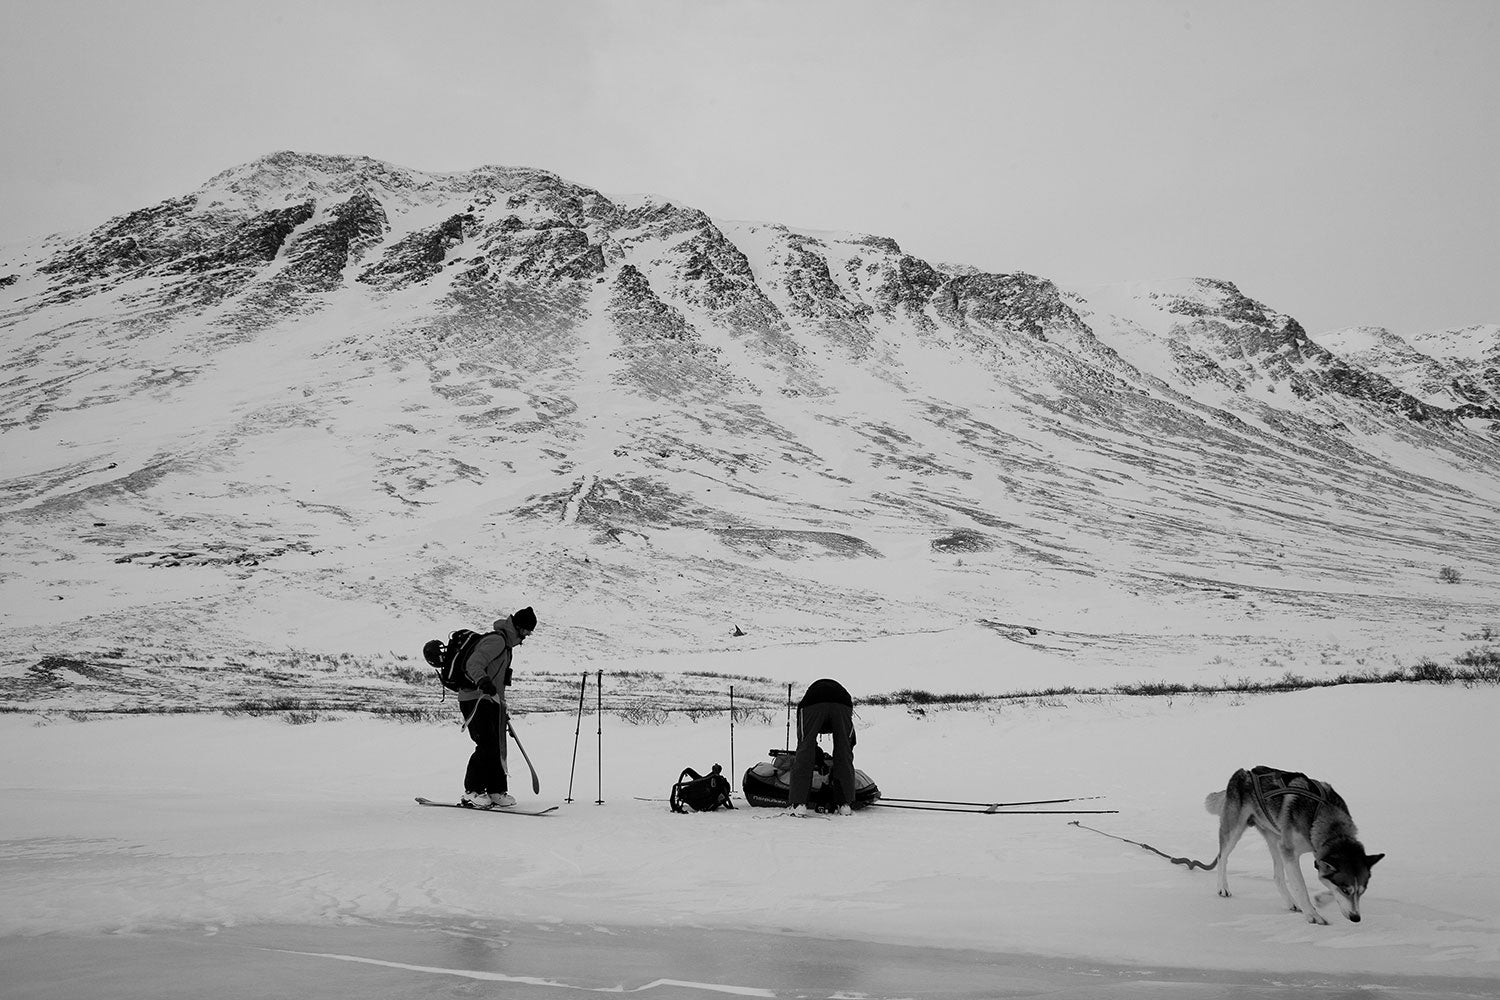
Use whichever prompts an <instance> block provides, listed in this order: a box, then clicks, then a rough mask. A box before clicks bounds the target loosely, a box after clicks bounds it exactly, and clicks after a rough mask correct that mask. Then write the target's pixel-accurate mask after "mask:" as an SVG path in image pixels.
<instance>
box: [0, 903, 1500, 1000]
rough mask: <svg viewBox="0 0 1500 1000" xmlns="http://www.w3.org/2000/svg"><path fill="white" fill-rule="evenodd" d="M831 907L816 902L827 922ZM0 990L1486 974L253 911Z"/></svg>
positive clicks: (24, 997)
mask: <svg viewBox="0 0 1500 1000" xmlns="http://www.w3.org/2000/svg"><path fill="white" fill-rule="evenodd" d="M836 920H837V914H836V913H830V914H829V922H830V924H833V923H835V922H836ZM0 968H3V969H4V970H5V971H4V977H3V978H4V981H5V990H4V993H5V996H6V997H7V1000H169V998H177V997H183V998H187V997H191V998H194V1000H197V998H201V997H204V996H212V997H214V998H215V1000H241V998H244V1000H250V998H257V1000H259V998H265V997H319V998H325V1000H343V998H350V1000H354V998H358V1000H394V998H398V997H400V998H409V997H429V996H430V997H438V996H442V997H505V998H513V1000H541V998H554V997H566V996H574V995H577V994H578V993H580V992H582V993H622V992H624V993H643V994H646V995H648V996H650V997H653V998H660V1000H677V998H700V997H713V996H724V995H728V996H740V997H787V998H830V1000H835V998H837V1000H855V998H868V1000H896V998H903V997H910V998H922V1000H926V998H969V997H973V998H979V997H997V998H998V997H1043V996H1044V997H1055V998H1067V997H1090V998H1109V997H1156V996H1168V997H1174V998H1176V997H1182V998H1206V1000H1216V998H1236V997H1239V998H1267V1000H1276V998H1285V1000H1290V998H1293V997H1299V998H1306V997H1328V998H1355V997H1358V998H1360V1000H1383V998H1410V1000H1452V998H1473V997H1492V996H1493V992H1492V990H1493V988H1494V982H1493V981H1492V980H1481V979H1475V980H1469V979H1454V978H1451V977H1448V978H1433V979H1419V978H1402V977H1391V976H1380V977H1357V976H1352V977H1329V976H1323V975H1310V974H1303V975H1297V974H1292V975H1287V974H1279V975H1274V976H1259V975H1255V974H1250V973H1243V972H1228V971H1226V972H1217V971H1213V970H1202V969H1196V970H1194V969H1175V968H1155V969H1140V968H1122V967H1112V966H1105V965H1098V964H1093V963H1080V962H1073V961H1066V960H1049V959H1041V958H1033V957H1028V956H1017V955H999V954H989V953H984V952H977V951H970V950H955V949H942V948H914V947H901V946H890V945H879V944H871V943H866V942H858V941H840V940H826V939H816V938H808V937H804V936H800V935H787V934H768V933H764V932H732V931H724V930H702V929H695V928H682V927H674V928H640V927H629V928H624V927H603V926H587V927H584V926H569V925H544V924H530V925H491V926H486V925H481V924H477V923H474V922H465V923H462V924H453V925H441V924H432V923H427V924H413V925H380V924H359V925H346V926H336V927H294V926H284V925H263V926H254V927H236V928H220V929H216V930H211V931H196V932H171V933H168V932H161V933H148V934H111V935H88V936H73V935H58V934H51V935H43V936H39V937H10V938H6V939H4V940H0Z"/></svg>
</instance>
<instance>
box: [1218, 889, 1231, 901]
mask: <svg viewBox="0 0 1500 1000" xmlns="http://www.w3.org/2000/svg"><path fill="white" fill-rule="evenodd" d="M1219 895H1221V896H1223V897H1224V898H1225V899H1228V898H1229V897H1230V895H1231V894H1230V892H1229V890H1228V889H1220V890H1219Z"/></svg>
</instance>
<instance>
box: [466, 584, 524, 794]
mask: <svg viewBox="0 0 1500 1000" xmlns="http://www.w3.org/2000/svg"><path fill="white" fill-rule="evenodd" d="M535 628H536V612H535V611H533V610H532V609H531V608H530V607H525V608H522V609H521V610H520V611H517V612H516V613H515V614H513V615H511V616H510V617H509V618H501V619H498V620H496V622H495V631H494V632H492V633H490V634H489V635H487V636H485V637H484V638H483V639H481V640H479V643H478V645H476V646H475V647H474V651H473V652H471V653H470V654H469V659H468V661H467V662H466V663H465V664H464V672H465V673H467V674H468V675H469V680H470V681H471V682H472V683H473V684H474V685H475V687H474V689H473V690H468V691H460V692H459V693H458V710H459V711H460V712H461V713H463V717H464V724H465V725H466V726H467V727H468V730H469V738H470V739H472V740H473V741H474V753H473V754H472V755H470V757H469V767H468V770H466V771H465V772H464V798H463V804H464V805H466V806H469V807H471V808H474V809H490V808H492V807H494V806H513V805H515V804H516V799H515V796H513V795H511V794H510V783H509V780H508V779H507V777H506V772H505V764H506V752H505V749H506V744H505V731H506V727H507V722H508V721H509V720H508V716H507V715H506V710H505V688H506V685H508V684H509V683H510V674H511V667H510V661H511V650H513V649H515V647H517V646H519V645H521V643H523V642H525V641H526V637H527V636H528V635H530V634H531V633H532V631H533V630H534V629H535Z"/></svg>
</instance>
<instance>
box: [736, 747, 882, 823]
mask: <svg viewBox="0 0 1500 1000" xmlns="http://www.w3.org/2000/svg"><path fill="white" fill-rule="evenodd" d="M767 752H768V753H769V754H770V755H771V759H770V760H765V761H761V762H760V763H759V764H756V765H754V766H753V767H751V768H749V769H748V770H746V771H745V778H744V781H743V782H742V785H741V787H742V788H743V789H744V792H745V801H746V802H748V803H750V804H751V805H752V806H768V807H770V808H773V809H785V808H786V807H787V805H788V804H790V802H791V796H792V760H793V759H794V758H795V757H796V756H797V753H796V751H794V750H770V751H767ZM879 798H880V788H879V787H878V786H877V785H876V784H875V782H874V781H872V780H870V776H869V775H868V774H866V773H865V772H863V771H861V770H860V769H859V768H855V769H854V808H856V809H863V808H864V807H865V806H867V805H869V804H870V803H872V802H874V801H876V800H877V799H879ZM842 802H843V799H842V798H841V797H840V796H839V795H837V794H836V791H835V789H834V787H833V781H832V779H830V778H829V775H828V754H826V753H824V751H823V748H822V747H818V748H817V756H816V758H815V759H814V761H813V776H812V792H811V793H810V794H809V795H808V799H807V807H808V808H809V809H813V810H818V811H828V812H832V811H833V810H834V809H837V808H838V807H839V805H840V804H842Z"/></svg>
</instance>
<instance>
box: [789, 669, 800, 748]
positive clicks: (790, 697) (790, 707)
mask: <svg viewBox="0 0 1500 1000" xmlns="http://www.w3.org/2000/svg"><path fill="white" fill-rule="evenodd" d="M798 735H799V736H800V735H801V734H800V733H799V734H798ZM786 748H787V749H788V750H790V749H791V748H792V686H791V684H788V685H787V686H786Z"/></svg>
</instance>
